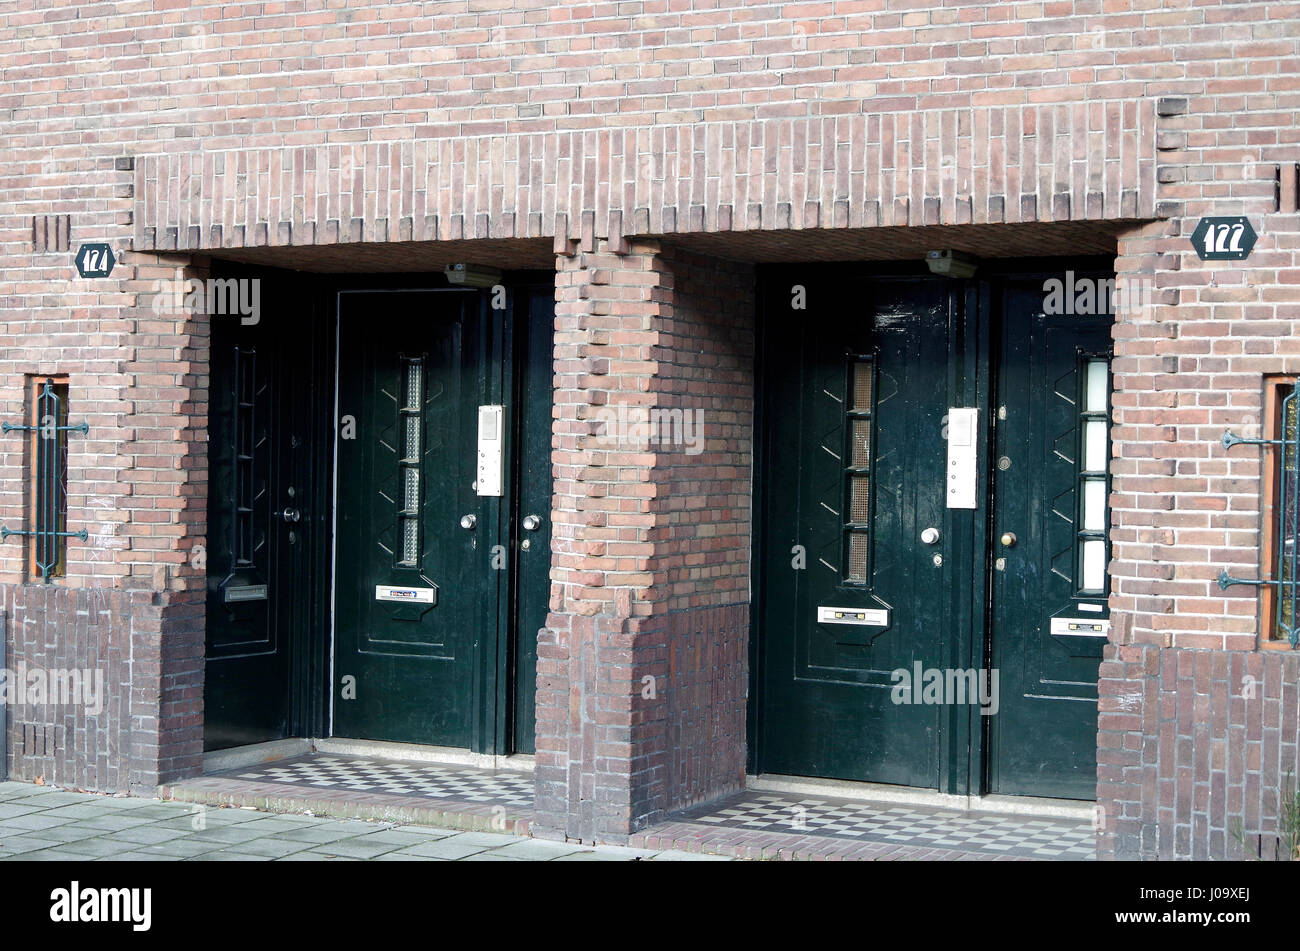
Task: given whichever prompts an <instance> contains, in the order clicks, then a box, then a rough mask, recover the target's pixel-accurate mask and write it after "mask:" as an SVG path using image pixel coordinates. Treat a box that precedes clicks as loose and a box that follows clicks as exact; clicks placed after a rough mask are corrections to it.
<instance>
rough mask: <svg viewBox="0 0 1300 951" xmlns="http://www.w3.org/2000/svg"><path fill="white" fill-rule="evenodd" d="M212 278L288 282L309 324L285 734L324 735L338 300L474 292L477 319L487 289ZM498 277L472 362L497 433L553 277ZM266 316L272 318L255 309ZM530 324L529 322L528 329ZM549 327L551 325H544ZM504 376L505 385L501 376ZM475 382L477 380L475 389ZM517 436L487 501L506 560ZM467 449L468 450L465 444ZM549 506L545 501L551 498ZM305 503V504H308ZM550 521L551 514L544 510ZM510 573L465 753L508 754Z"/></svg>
mask: <svg viewBox="0 0 1300 951" xmlns="http://www.w3.org/2000/svg"><path fill="white" fill-rule="evenodd" d="M211 273H212V276H213V277H231V278H233V277H244V278H252V277H260V278H263V279H265V280H268V281H271V280H274V281H276V282H278V283H281V284H283V285H286V286H287V287H288V288H290V289H291V292H292V294H293V297H294V299H296V300H297V301H299V304H300V306H301V308H302V309H303V311H304V312H305V313H306V315H307V319H306V321H305V322H304V323H305V325H306V326H308V327H309V328H310V331H309V333H308V334H307V336H306V339H304V340H303V341H302V359H303V361H304V362H305V363H306V364H307V366H308V371H309V373H308V375H309V377H310V385H309V386H308V387H307V393H306V398H307V399H309V400H310V401H311V407H310V409H309V411H308V418H309V419H310V421H311V422H310V429H309V431H308V433H307V434H306V438H308V439H309V440H310V443H311V445H310V446H309V447H308V454H309V458H310V463H309V464H310V467H311V470H312V472H313V473H314V477H313V478H312V480H311V481H312V484H311V486H310V488H309V489H306V488H305V489H304V490H303V502H304V505H303V506H302V507H303V508H304V510H306V511H305V516H304V517H305V519H307V520H308V521H309V523H310V524H311V526H312V531H311V536H310V538H309V539H308V540H306V542H305V547H306V550H305V551H304V553H303V556H304V562H305V565H304V578H305V580H306V589H307V590H305V591H303V592H302V593H301V594H300V595H299V597H300V598H301V601H302V607H303V617H302V620H301V621H300V622H299V623H296V624H295V625H294V631H293V635H292V637H291V638H290V640H289V644H288V646H287V648H286V649H287V650H289V658H288V668H289V677H288V683H287V684H286V685H285V689H286V690H287V691H288V693H289V697H288V710H289V724H288V730H287V733H288V737H321V738H325V737H330V736H332V706H333V679H334V621H335V619H334V580H335V579H334V549H335V498H336V492H337V471H336V439H337V436H338V427H337V425H336V421H337V419H338V418H339V407H338V398H339V394H338V382H339V372H340V363H339V360H338V336H339V328H340V319H339V318H340V304H341V302H342V296H343V295H344V294H382V293H412V292H431V293H462V294H470V293H472V294H476V295H477V297H478V306H479V312H480V316H481V317H483V318H484V319H485V320H486V319H487V317H488V312H489V310H490V290H488V289H476V288H461V287H458V286H456V285H453V284H450V283H449V282H448V281H446V279H445V278H444V277H443V276H442V275H441V274H440V273H437V272H434V273H432V274H430V273H393V274H388V273H373V274H372V273H362V274H325V273H309V272H299V271H291V270H286V269H281V268H268V267H260V266H255V265H251V264H246V263H243V262H233V261H231V262H227V261H220V260H214V261H213V263H212V271H211ZM501 283H502V284H503V285H504V286H505V287H506V288H507V297H506V309H505V311H504V314H502V315H501V316H500V317H499V318H498V319H496V320H491V321H488V324H489V326H490V328H491V329H490V334H489V335H487V336H486V337H485V339H482V340H480V344H479V345H480V348H481V351H480V354H479V359H480V362H481V365H482V366H483V367H484V371H483V374H482V380H481V381H476V382H475V383H474V384H473V386H474V387H475V398H476V399H477V402H478V405H482V404H484V403H501V404H502V405H503V406H504V407H505V409H504V417H505V420H504V421H505V426H506V432H509V433H516V430H517V419H516V417H517V415H518V413H517V411H516V410H517V406H516V405H515V404H516V402H517V401H515V400H506V399H505V396H506V394H507V392H509V387H512V386H516V385H517V381H518V379H519V369H520V367H519V365H518V364H519V358H520V357H521V356H522V355H521V354H518V353H517V347H518V343H519V341H520V339H523V338H522V335H521V334H520V333H518V325H517V321H519V320H525V321H527V320H529V319H530V318H531V316H532V314H533V302H534V301H535V300H536V299H537V298H538V297H544V298H546V299H548V300H552V301H553V299H554V287H555V284H554V274H553V273H551V272H544V271H536V270H519V271H507V272H505V273H503V275H502V278H501ZM261 319H263V320H274V319H275V315H274V314H269V313H266V312H265V311H264V312H263V313H262V315H261ZM531 330H532V328H530V331H531ZM547 331H548V333H549V332H553V326H552V327H548V328H547ZM507 381H509V383H508V382H507ZM480 383H481V386H480ZM518 444H519V440H518V439H517V438H511V439H509V440H507V445H506V459H505V466H506V471H507V473H509V474H510V478H508V479H507V480H506V482H505V485H504V486H503V495H502V496H501V497H500V498H492V499H487V500H485V501H487V502H489V503H490V505H489V510H490V511H491V512H492V520H493V522H494V523H495V525H494V527H495V529H496V531H497V533H498V537H499V538H500V540H501V541H502V543H503V544H507V552H508V557H510V558H513V557H515V551H514V547H515V544H516V541H517V539H516V536H517V532H518V527H517V525H516V524H515V523H516V522H517V521H518V519H517V517H516V515H517V514H518V513H516V512H515V508H516V507H517V504H516V499H517V497H518V495H519V484H518V483H519V478H518V473H519V465H518V459H517V456H516V453H517V447H518ZM471 451H472V447H471ZM551 504H552V505H553V501H552V503H551ZM307 506H310V509H308V508H307ZM545 514H546V517H547V520H548V522H549V519H550V515H551V511H550V509H549V508H548V510H547V512H546V513H545ZM513 574H514V572H513V571H510V570H506V571H494V572H493V575H494V577H493V579H492V583H493V585H494V587H495V589H496V593H497V594H496V600H497V611H496V612H495V623H494V624H492V625H490V628H489V627H488V626H485V630H484V631H483V632H482V634H481V636H480V637H479V639H478V640H477V641H476V644H475V647H474V660H473V664H474V668H475V670H476V672H477V674H476V676H475V682H474V684H473V687H472V690H473V696H472V709H473V714H472V741H471V746H470V751H472V752H475V753H485V754H495V755H506V754H508V753H510V752H513V749H512V747H513V745H514V729H513V723H514V715H515V707H516V701H515V690H514V689H513V688H514V681H513V680H512V676H513V674H514V671H513V665H514V663H515V659H516V653H517V651H518V646H517V644H518V638H519V636H520V632H519V631H518V630H517V627H518V625H517V623H516V612H515V610H514V602H513V597H514V591H513V590H512V585H511V579H512V578H513Z"/></svg>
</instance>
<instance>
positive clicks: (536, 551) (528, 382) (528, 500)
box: [509, 287, 555, 753]
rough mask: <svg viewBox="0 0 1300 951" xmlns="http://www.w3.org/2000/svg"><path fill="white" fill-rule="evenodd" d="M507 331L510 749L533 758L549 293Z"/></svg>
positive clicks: (546, 531) (546, 520) (546, 505)
mask: <svg viewBox="0 0 1300 951" xmlns="http://www.w3.org/2000/svg"><path fill="white" fill-rule="evenodd" d="M512 315H513V318H514V319H513V321H512V330H513V332H514V337H515V346H514V348H513V350H512V352H513V353H515V354H517V355H518V357H517V364H516V371H517V372H516V374H515V377H514V378H515V384H514V386H515V390H514V392H516V393H518V394H519V397H518V399H515V400H513V401H511V403H512V408H513V410H514V412H513V414H512V416H513V421H514V425H513V426H512V430H513V443H512V445H511V447H510V454H509V455H510V459H511V461H512V462H513V466H514V471H515V473H516V476H517V478H516V481H515V494H514V498H513V505H512V508H511V511H512V515H511V526H510V532H509V533H510V537H511V551H512V553H513V562H512V565H511V567H512V568H513V572H512V584H513V597H512V605H511V617H510V623H511V625H512V627H513V629H514V638H513V640H512V648H513V656H512V658H511V660H510V672H511V681H512V684H513V688H512V691H511V698H510V700H511V704H512V710H511V712H510V714H509V720H510V723H511V730H512V739H511V742H510V750H511V751H512V752H515V753H532V752H533V748H534V746H535V744H536V737H537V709H536V701H535V698H536V696H537V635H538V632H539V631H541V629H542V628H543V627H544V626H545V624H546V611H547V602H548V600H549V597H550V571H551V519H550V514H551V404H552V394H553V392H554V385H553V381H554V370H553V369H552V366H553V363H552V358H551V354H552V339H553V338H552V326H553V324H554V322H555V302H554V292H553V291H552V290H551V289H550V288H549V287H548V288H545V289H544V290H539V291H533V292H529V293H520V294H518V295H516V298H515V306H514V307H513V308H512Z"/></svg>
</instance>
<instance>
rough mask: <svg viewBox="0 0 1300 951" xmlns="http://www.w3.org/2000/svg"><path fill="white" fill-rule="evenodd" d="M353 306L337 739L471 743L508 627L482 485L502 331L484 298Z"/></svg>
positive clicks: (346, 300) (352, 298) (345, 418)
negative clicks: (486, 658)
mask: <svg viewBox="0 0 1300 951" xmlns="http://www.w3.org/2000/svg"><path fill="white" fill-rule="evenodd" d="M341 301H342V302H341V304H340V306H339V369H338V379H339V384H338V392H339V399H338V411H339V427H338V438H337V442H336V450H335V451H336V454H337V455H336V458H337V474H336V502H335V523H336V529H335V530H336V544H335V569H334V586H335V597H334V604H335V618H334V636H335V652H334V661H335V662H334V676H333V680H334V733H335V735H337V736H345V737H357V738H364V739H372V740H394V741H403V742H410V743H424V744H431V745H435V746H452V747H469V746H470V745H471V740H472V733H473V713H474V704H475V697H476V694H477V692H478V690H477V688H478V686H479V685H478V684H477V683H476V681H477V680H478V679H479V678H478V677H477V676H476V675H477V674H478V673H479V669H480V666H481V661H482V658H481V657H480V656H479V654H480V652H481V651H482V650H483V648H484V646H485V645H484V642H483V638H482V636H481V635H482V633H483V630H484V628H485V626H487V625H493V624H494V623H495V617H494V613H493V610H492V609H493V607H494V604H495V584H494V582H495V580H496V578H495V576H494V572H493V571H492V568H491V564H490V558H491V554H492V553H491V546H492V545H493V544H495V542H496V537H495V534H494V532H493V531H492V528H493V526H492V524H491V523H492V518H491V515H492V514H495V513H494V512H492V513H489V510H490V509H491V508H492V506H491V504H490V503H491V502H492V501H494V500H490V499H484V498H482V497H480V496H478V495H477V494H476V492H475V488H474V484H475V442H476V423H477V411H478V407H479V405H480V403H482V402H483V400H482V397H483V394H484V392H485V384H486V380H485V367H484V361H483V359H482V353H483V350H484V348H485V346H486V340H487V337H488V333H489V328H488V327H486V326H485V319H486V318H485V315H484V314H483V313H482V311H481V309H480V307H479V306H478V305H479V300H478V295H477V294H476V293H474V292H467V291H441V292H439V291H431V292H412V293H385V294H344V295H341ZM462 522H463V524H462Z"/></svg>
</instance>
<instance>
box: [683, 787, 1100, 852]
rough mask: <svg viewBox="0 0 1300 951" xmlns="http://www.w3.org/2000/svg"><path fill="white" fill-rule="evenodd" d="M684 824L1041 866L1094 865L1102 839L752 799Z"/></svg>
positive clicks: (946, 814)
mask: <svg viewBox="0 0 1300 951" xmlns="http://www.w3.org/2000/svg"><path fill="white" fill-rule="evenodd" d="M673 818H674V819H676V820H678V821H681V822H688V823H692V824H698V825H701V826H709V827H713V828H718V827H726V828H732V829H748V830H753V831H755V832H785V833H794V834H797V835H815V836H828V837H834V838H838V839H850V840H853V841H855V842H878V843H887V844H893V845H903V846H910V847H915V848H923V849H952V850H955V851H961V852H974V853H982V854H987V855H989V856H990V857H993V856H996V855H1006V856H1016V857H1023V858H1035V859H1059V860H1074V861H1079V860H1090V859H1093V858H1095V857H1096V856H1095V852H1096V839H1095V834H1094V832H1093V829H1092V825H1091V823H1089V822H1086V821H1078V820H1072V819H1058V818H1037V817H1034V816H1016V815H1002V814H993V813H975V812H959V811H956V810H951V809H941V808H931V807H927V806H912V805H895V804H891V803H879V802H870V803H869V802H859V801H855V800H850V799H831V798H820V797H819V798H808V797H802V796H797V795H793V794H781V793H761V792H746V793H742V794H740V795H738V796H735V797H732V798H731V799H728V800H726V801H724V802H723V803H721V804H719V803H711V804H708V805H705V806H699V807H696V808H693V809H689V810H686V811H684V812H681V813H678V814H677V815H676V816H674V817H673Z"/></svg>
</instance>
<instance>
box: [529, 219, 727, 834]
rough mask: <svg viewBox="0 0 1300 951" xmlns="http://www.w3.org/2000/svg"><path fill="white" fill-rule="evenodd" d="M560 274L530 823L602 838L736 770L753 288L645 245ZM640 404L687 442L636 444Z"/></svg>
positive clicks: (600, 246)
mask: <svg viewBox="0 0 1300 951" xmlns="http://www.w3.org/2000/svg"><path fill="white" fill-rule="evenodd" d="M619 252H622V253H619ZM559 266H560V270H559V274H558V275H557V291H556V294H557V305H556V337H555V363H556V370H557V382H556V406H557V410H556V424H555V436H556V440H557V442H556V446H557V449H556V451H555V452H554V453H553V456H552V458H553V460H554V471H555V476H556V482H555V503H554V512H553V513H552V520H553V524H554V530H553V535H552V548H553V551H554V557H553V561H552V564H553V568H552V579H553V584H552V595H551V614H550V616H549V617H548V620H547V629H546V630H544V631H543V632H542V637H541V642H540V645H539V667H538V739H537V789H538V801H537V809H538V828H539V829H540V830H541V831H542V833H543V834H559V833H560V832H561V831H562V832H563V833H564V834H567V835H569V836H571V837H575V838H582V839H591V838H605V837H617V836H620V835H625V834H626V833H627V832H629V831H632V830H634V829H636V828H640V827H642V826H644V825H645V824H646V823H647V822H648V821H650V820H651V819H652V818H653V817H655V816H657V815H661V814H662V813H663V812H664V811H665V810H667V809H670V808H673V807H676V806H679V805H683V804H685V803H686V802H689V801H695V800H697V799H700V798H708V797H710V796H714V795H718V794H720V793H722V792H725V791H728V790H730V789H734V788H736V786H737V785H738V784H739V782H740V780H741V776H742V773H743V770H742V768H741V767H742V764H743V761H744V702H745V701H744V697H745V693H746V689H747V683H748V681H747V673H746V671H747V669H748V668H747V661H746V658H745V657H744V651H743V650H742V649H741V643H742V641H743V638H744V632H745V629H746V625H747V623H748V612H747V605H748V600H749V594H748V575H749V495H750V483H751V472H750V470H751V466H752V447H751V432H752V412H753V398H752V392H753V378H752V374H753V369H752V353H753V328H752V317H751V315H752V306H753V302H752V291H751V290H750V288H751V287H752V281H751V280H750V279H749V269H748V268H747V267H744V266H740V265H736V264H732V263H730V262H725V261H721V260H716V259H710V258H707V257H705V256H703V255H698V254H688V253H686V252H682V251H667V250H665V249H663V248H661V247H660V246H659V245H658V244H655V243H650V242H647V243H640V244H636V245H631V246H626V245H625V246H622V247H620V246H618V245H614V244H612V243H609V242H605V241H603V240H600V239H593V240H592V241H591V243H590V245H588V246H587V249H585V250H584V249H583V247H581V246H580V247H579V249H578V251H577V253H576V254H575V255H574V257H573V258H572V259H566V258H560V259H559ZM620 407H623V409H622V411H621V414H622V415H620V409H619V408H620ZM638 408H639V409H641V410H644V411H647V412H648V411H650V410H659V409H667V410H691V411H694V410H699V416H698V419H700V420H702V422H703V430H702V432H700V433H694V432H693V431H688V430H686V429H683V430H681V435H683V436H688V435H691V436H693V435H699V436H700V437H701V441H700V442H698V443H695V442H693V441H687V440H685V439H683V440H681V441H665V440H664V439H663V438H661V439H658V440H654V441H651V440H650V439H642V438H640V437H638V436H637V435H636V434H635V433H634V432H633V431H632V429H631V428H629V427H625V426H623V424H622V423H621V420H628V419H630V420H632V423H631V424H630V425H635V423H636V420H637V419H638V417H635V416H629V415H628V410H635V409H638ZM682 418H683V419H684V418H685V417H682ZM692 418H697V417H692ZM645 422H646V423H648V422H649V418H648V416H647V417H646V418H645ZM611 427H617V428H615V429H614V431H612V432H611ZM664 435H665V436H667V435H669V434H668V433H665V434H664ZM696 449H698V450H699V451H698V452H696V451H694V450H696ZM710 744H714V745H713V746H711V745H710ZM710 750H712V751H714V752H712V753H710V752H709V751H710Z"/></svg>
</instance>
